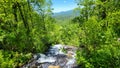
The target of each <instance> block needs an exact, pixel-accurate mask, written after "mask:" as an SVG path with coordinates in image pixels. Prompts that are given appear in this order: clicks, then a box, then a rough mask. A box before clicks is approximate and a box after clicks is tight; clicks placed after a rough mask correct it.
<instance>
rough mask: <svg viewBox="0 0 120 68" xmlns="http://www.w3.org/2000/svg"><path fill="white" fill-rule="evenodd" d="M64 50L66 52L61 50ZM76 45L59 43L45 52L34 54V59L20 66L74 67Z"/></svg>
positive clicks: (40, 67) (31, 67) (45, 67)
mask: <svg viewBox="0 0 120 68" xmlns="http://www.w3.org/2000/svg"><path fill="white" fill-rule="evenodd" d="M62 49H64V50H66V53H64V52H63V50H62ZM76 50H77V48H76V47H73V46H63V45H61V44H58V45H55V46H51V47H50V49H49V50H48V51H47V52H46V53H45V54H41V53H38V54H35V55H34V56H33V59H34V61H32V62H30V63H28V64H26V65H24V66H23V67H22V68H36V67H37V68H76V66H77V64H76V59H75V56H76Z"/></svg>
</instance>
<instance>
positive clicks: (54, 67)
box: [48, 65, 60, 68]
mask: <svg viewBox="0 0 120 68" xmlns="http://www.w3.org/2000/svg"><path fill="white" fill-rule="evenodd" d="M48 68H60V66H59V65H58V66H53V65H50V66H49V67H48Z"/></svg>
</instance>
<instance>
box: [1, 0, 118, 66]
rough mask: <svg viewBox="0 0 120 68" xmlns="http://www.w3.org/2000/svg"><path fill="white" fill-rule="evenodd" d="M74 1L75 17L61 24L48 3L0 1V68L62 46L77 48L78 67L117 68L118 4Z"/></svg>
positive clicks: (44, 0) (115, 1)
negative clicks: (57, 45)
mask: <svg viewBox="0 0 120 68" xmlns="http://www.w3.org/2000/svg"><path fill="white" fill-rule="evenodd" d="M74 1H75V3H76V4H77V5H78V7H76V8H75V10H76V11H77V12H78V11H79V12H78V13H77V14H78V15H76V16H75V17H71V18H67V17H64V16H63V18H64V20H62V21H60V20H59V19H60V18H59V16H58V19H55V17H53V12H52V10H53V9H54V8H52V7H51V6H52V4H53V3H52V1H51V0H0V67H1V68H17V67H21V66H22V65H23V64H25V63H26V62H28V61H29V60H30V59H31V57H32V55H33V54H35V53H44V52H45V51H46V50H48V48H49V47H50V46H52V45H54V44H65V45H72V46H75V47H77V48H78V51H77V52H76V54H77V55H76V59H77V64H78V66H79V67H81V68H119V67H120V40H119V37H120V1H119V0H74ZM73 13H75V12H73ZM61 23H62V25H61Z"/></svg>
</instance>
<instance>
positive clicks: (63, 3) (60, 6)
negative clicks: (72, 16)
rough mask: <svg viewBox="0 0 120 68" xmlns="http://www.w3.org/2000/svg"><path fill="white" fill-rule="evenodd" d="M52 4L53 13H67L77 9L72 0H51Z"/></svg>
mask: <svg viewBox="0 0 120 68" xmlns="http://www.w3.org/2000/svg"><path fill="white" fill-rule="evenodd" d="M52 3H53V5H52V8H54V10H53V12H61V11H67V10H71V9H74V8H75V7H77V5H76V3H75V2H74V0H52Z"/></svg>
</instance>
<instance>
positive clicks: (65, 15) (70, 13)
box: [53, 10, 79, 20]
mask: <svg viewBox="0 0 120 68" xmlns="http://www.w3.org/2000/svg"><path fill="white" fill-rule="evenodd" d="M78 15H79V11H74V10H69V11H62V12H58V13H54V14H53V17H54V18H56V19H59V20H65V19H70V18H74V17H76V16H78Z"/></svg>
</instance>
